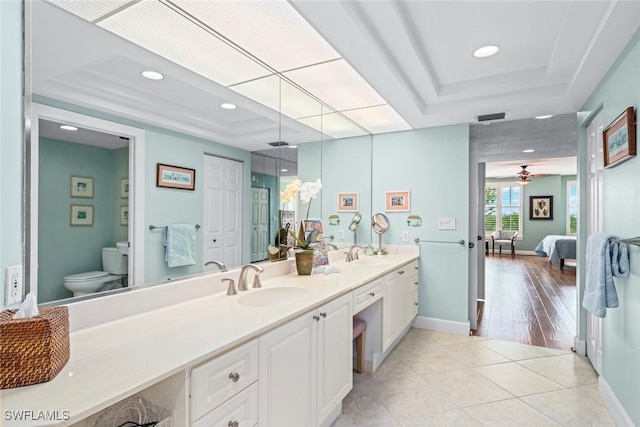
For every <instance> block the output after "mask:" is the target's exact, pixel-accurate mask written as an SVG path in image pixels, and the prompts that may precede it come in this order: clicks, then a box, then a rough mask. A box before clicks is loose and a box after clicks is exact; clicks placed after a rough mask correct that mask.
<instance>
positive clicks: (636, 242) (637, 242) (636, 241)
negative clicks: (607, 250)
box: [611, 236, 640, 246]
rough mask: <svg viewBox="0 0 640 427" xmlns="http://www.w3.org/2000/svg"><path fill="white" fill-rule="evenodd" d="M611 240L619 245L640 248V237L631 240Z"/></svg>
mask: <svg viewBox="0 0 640 427" xmlns="http://www.w3.org/2000/svg"><path fill="white" fill-rule="evenodd" d="M611 240H613V241H614V242H618V243H628V244H630V245H635V246H640V236H638V237H631V238H629V239H611Z"/></svg>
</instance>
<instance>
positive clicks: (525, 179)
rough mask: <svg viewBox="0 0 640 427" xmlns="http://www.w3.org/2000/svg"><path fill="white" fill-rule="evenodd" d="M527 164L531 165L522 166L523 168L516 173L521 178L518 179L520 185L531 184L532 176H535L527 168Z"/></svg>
mask: <svg viewBox="0 0 640 427" xmlns="http://www.w3.org/2000/svg"><path fill="white" fill-rule="evenodd" d="M527 166H529V165H522V166H520V167H521V168H522V170H521V171H520V172H518V174H517V175H516V176H517V177H518V178H520V179H519V181H518V184H520V185H529V183H530V182H531V178H532V177H533V175H531V174H530V173H529V171H528V170H527Z"/></svg>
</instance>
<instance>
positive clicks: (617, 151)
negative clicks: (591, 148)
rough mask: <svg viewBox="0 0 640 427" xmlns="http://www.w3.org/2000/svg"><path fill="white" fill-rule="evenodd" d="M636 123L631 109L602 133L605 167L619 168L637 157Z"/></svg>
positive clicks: (625, 111)
mask: <svg viewBox="0 0 640 427" xmlns="http://www.w3.org/2000/svg"><path fill="white" fill-rule="evenodd" d="M635 123H636V121H635V114H634V111H633V107H629V108H627V109H626V110H624V112H623V113H622V114H620V115H619V116H618V117H616V119H615V120H614V121H613V122H611V124H610V125H609V126H607V127H606V128H605V129H604V130H603V131H602V145H603V149H604V150H603V151H604V167H605V168H609V167H613V166H617V165H619V164H620V163H622V162H624V161H625V160H629V159H630V158H631V157H633V156H635V155H636V124H635Z"/></svg>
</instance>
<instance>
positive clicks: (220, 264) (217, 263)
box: [204, 261, 227, 273]
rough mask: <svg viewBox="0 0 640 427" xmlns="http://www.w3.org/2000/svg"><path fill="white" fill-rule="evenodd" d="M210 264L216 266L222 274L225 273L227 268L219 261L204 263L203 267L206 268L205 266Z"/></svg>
mask: <svg viewBox="0 0 640 427" xmlns="http://www.w3.org/2000/svg"><path fill="white" fill-rule="evenodd" d="M210 264H215V265H217V266H218V268H219V269H220V271H222V272H223V273H224V272H225V271H227V266H226V265H224V263H222V262H220V261H207V262H205V263H204V266H205V267H206V266H207V265H210Z"/></svg>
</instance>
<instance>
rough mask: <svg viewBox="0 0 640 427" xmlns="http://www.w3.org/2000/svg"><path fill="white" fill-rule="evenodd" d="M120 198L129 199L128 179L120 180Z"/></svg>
mask: <svg viewBox="0 0 640 427" xmlns="http://www.w3.org/2000/svg"><path fill="white" fill-rule="evenodd" d="M120 198H122V199H128V198H129V178H122V179H121V180H120Z"/></svg>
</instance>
